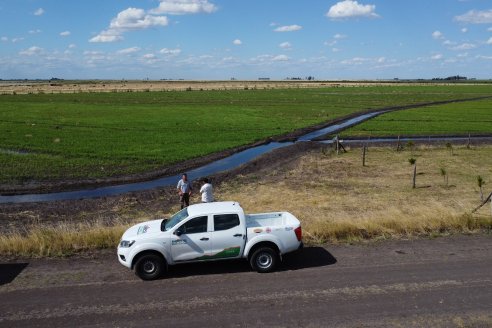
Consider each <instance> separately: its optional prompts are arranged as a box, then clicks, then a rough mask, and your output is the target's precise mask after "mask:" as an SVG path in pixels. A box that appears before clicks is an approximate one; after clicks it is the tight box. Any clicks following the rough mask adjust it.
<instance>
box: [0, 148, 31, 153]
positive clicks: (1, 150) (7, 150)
mask: <svg viewBox="0 0 492 328" xmlns="http://www.w3.org/2000/svg"><path fill="white" fill-rule="evenodd" d="M0 154H7V155H29V152H28V151H26V150H14V149H4V148H0Z"/></svg>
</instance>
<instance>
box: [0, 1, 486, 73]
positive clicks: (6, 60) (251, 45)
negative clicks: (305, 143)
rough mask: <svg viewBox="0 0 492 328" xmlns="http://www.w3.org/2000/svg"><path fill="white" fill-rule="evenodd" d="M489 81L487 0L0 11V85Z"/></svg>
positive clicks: (77, 5) (9, 4) (9, 6)
mask: <svg viewBox="0 0 492 328" xmlns="http://www.w3.org/2000/svg"><path fill="white" fill-rule="evenodd" d="M457 74H459V75H463V76H467V77H475V78H486V79H490V78H492V1H490V0H432V1H431V0H412V1H407V0H357V1H355V0H343V1H337V0H97V1H95V0H83V1H76V0H70V1H62V0H0V78H2V79H10V78H51V77H59V78H65V79H93V78H98V79H145V78H150V79H164V78H176V79H177V78H183V79H230V78H232V77H234V78H237V79H257V78H258V77H270V78H272V79H283V78H286V77H298V76H299V77H306V76H314V77H316V78H317V79H392V78H396V77H398V78H432V77H446V76H450V75H457Z"/></svg>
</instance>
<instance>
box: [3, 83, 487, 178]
mask: <svg viewBox="0 0 492 328" xmlns="http://www.w3.org/2000/svg"><path fill="white" fill-rule="evenodd" d="M491 95H492V85H469V84H466V85H460V84H458V85H412V86H408V85H405V86H401V85H394V86H367V85H364V86H351V87H326V88H316V89H271V90H251V89H250V90H227V91H225V90H221V91H190V92H178V91H176V92H128V93H122V92H119V93H117V92H114V93H74V94H27V95H2V96H0V131H1V133H0V167H1V170H0V183H2V184H24V183H42V182H43V181H64V180H77V179H93V178H105V177H114V176H123V175H128V174H134V173H140V172H145V171H149V170H154V169H158V168H162V167H165V166H167V165H170V164H175V163H180V162H181V161H184V160H187V159H191V158H196V157H199V156H203V155H207V154H210V153H214V152H218V151H221V150H225V149H229V148H234V147H237V146H241V145H245V144H250V143H252V142H255V141H258V140H262V139H265V138H267V137H270V136H277V135H282V134H285V133H288V132H291V131H294V130H296V129H299V128H302V127H307V126H311V125H314V124H317V123H321V122H326V121H329V120H332V119H335V118H337V117H340V116H344V115H348V114H351V113H354V112H361V111H365V110H369V109H377V108H384V107H388V106H399V105H409V104H417V103H422V102H431V101H441V100H450V99H463V98H472V97H481V96H491ZM467 104H468V103H461V104H456V105H446V106H444V107H445V108H450V109H451V110H449V111H447V112H446V114H445V115H444V116H443V117H444V118H446V117H447V121H446V122H447V123H446V128H445V129H446V131H448V132H453V133H454V132H469V128H465V127H464V126H463V125H462V122H461V120H460V114H459V112H460V109H459V108H461V107H466V106H467ZM473 104H479V105H480V106H478V107H477V109H476V112H473V113H478V114H477V115H482V116H480V118H479V119H478V118H477V122H476V123H473V124H472V122H471V121H470V124H471V125H473V126H475V130H473V131H470V132H475V131H481V132H485V131H488V130H492V127H491V124H490V120H489V121H486V119H488V115H487V113H488V112H487V108H490V101H483V102H473ZM438 107H439V106H436V108H438ZM453 108H455V109H453ZM419 111H422V112H426V111H428V112H429V113H430V112H431V111H436V114H435V115H437V116H439V115H442V113H441V111H439V110H438V109H433V107H431V108H429V109H422V110H409V111H406V112H401V113H394V114H391V115H416V116H414V118H413V119H414V120H415V117H418V114H415V113H419ZM489 112H490V110H489ZM407 113H408V114H407ZM468 113H470V114H469V117H472V116H473V115H475V114H472V112H468ZM388 115H390V114H388ZM435 115H434V116H432V115H431V116H432V117H437V116H435ZM384 117H386V115H385V116H384ZM393 117H396V119H395V120H396V121H398V120H401V119H402V117H403V118H405V116H401V117H398V116H393ZM382 118H383V117H381V118H379V119H378V120H381V119H382ZM409 119H410V120H411V119H412V117H410V118H409ZM411 122H412V121H406V122H405V121H404V120H403V123H401V124H400V123H399V124H400V125H401V126H407V127H408V126H409V125H410V124H411ZM366 124H370V123H369V122H368V123H366ZM390 130H391V129H390ZM390 130H388V131H389V132H388V133H390V132H391V131H390ZM435 130H436V131H437V127H436V129H435ZM351 131H356V130H351ZM394 131H395V132H396V131H397V130H396V128H395V129H394ZM398 131H399V130H398ZM354 133H355V132H354ZM371 133H372V132H371ZM398 133H399V132H398ZM17 152H20V153H17Z"/></svg>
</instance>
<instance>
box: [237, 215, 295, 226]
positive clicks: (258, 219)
mask: <svg viewBox="0 0 492 328" xmlns="http://www.w3.org/2000/svg"><path fill="white" fill-rule="evenodd" d="M245 216H246V227H247V228H261V227H276V226H287V225H290V224H295V223H296V221H295V220H292V218H294V219H295V217H294V216H293V215H292V214H290V213H288V212H271V213H258V214H246V215H245Z"/></svg>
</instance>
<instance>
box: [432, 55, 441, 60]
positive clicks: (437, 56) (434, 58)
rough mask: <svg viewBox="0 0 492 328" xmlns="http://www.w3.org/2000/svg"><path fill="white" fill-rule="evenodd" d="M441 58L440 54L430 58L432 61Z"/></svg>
mask: <svg viewBox="0 0 492 328" xmlns="http://www.w3.org/2000/svg"><path fill="white" fill-rule="evenodd" d="M442 58H443V55H442V54H435V55H432V56H431V59H433V60H439V59H442Z"/></svg>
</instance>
